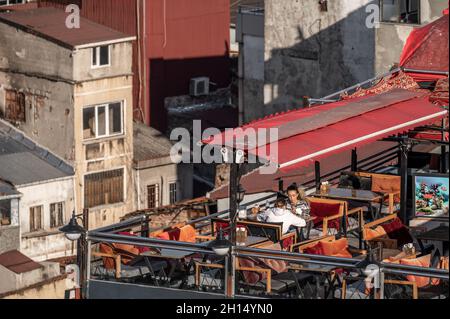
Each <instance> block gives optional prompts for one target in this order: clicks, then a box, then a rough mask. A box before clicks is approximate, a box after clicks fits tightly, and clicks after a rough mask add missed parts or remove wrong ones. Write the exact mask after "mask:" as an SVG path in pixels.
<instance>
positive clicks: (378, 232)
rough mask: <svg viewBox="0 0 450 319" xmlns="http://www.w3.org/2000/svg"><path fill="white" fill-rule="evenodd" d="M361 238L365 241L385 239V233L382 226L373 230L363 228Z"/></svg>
mask: <svg viewBox="0 0 450 319" xmlns="http://www.w3.org/2000/svg"><path fill="white" fill-rule="evenodd" d="M363 236H364V239H365V240H373V239H376V238H381V237H387V233H386V231H385V230H384V228H383V227H382V226H378V227H377V228H375V229H371V228H364V230H363Z"/></svg>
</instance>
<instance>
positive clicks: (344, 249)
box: [320, 238, 352, 258]
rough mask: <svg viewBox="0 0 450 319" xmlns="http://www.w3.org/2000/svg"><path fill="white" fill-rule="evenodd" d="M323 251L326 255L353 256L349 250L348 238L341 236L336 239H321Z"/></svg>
mask: <svg viewBox="0 0 450 319" xmlns="http://www.w3.org/2000/svg"><path fill="white" fill-rule="evenodd" d="M320 245H321V246H322V251H323V254H324V255H325V256H332V257H343V258H352V254H350V252H349V251H348V240H347V238H341V239H338V240H335V241H326V240H324V241H321V242H320Z"/></svg>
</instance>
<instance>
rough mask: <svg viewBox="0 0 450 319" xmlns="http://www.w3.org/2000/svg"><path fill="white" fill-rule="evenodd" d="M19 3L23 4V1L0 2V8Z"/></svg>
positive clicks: (3, 0) (9, 0) (8, 0)
mask: <svg viewBox="0 0 450 319" xmlns="http://www.w3.org/2000/svg"><path fill="white" fill-rule="evenodd" d="M21 3H25V0H0V6H9V5H13V4H21Z"/></svg>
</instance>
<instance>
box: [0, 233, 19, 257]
mask: <svg viewBox="0 0 450 319" xmlns="http://www.w3.org/2000/svg"><path fill="white" fill-rule="evenodd" d="M19 249H20V229H19V226H0V254H2V253H5V252H7V251H11V250H19Z"/></svg>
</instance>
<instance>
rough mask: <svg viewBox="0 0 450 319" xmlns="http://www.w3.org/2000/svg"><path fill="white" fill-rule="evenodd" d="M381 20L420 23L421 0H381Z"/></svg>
mask: <svg viewBox="0 0 450 319" xmlns="http://www.w3.org/2000/svg"><path fill="white" fill-rule="evenodd" d="M380 7H381V21H383V22H396V23H412V24H419V23H420V0H380Z"/></svg>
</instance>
